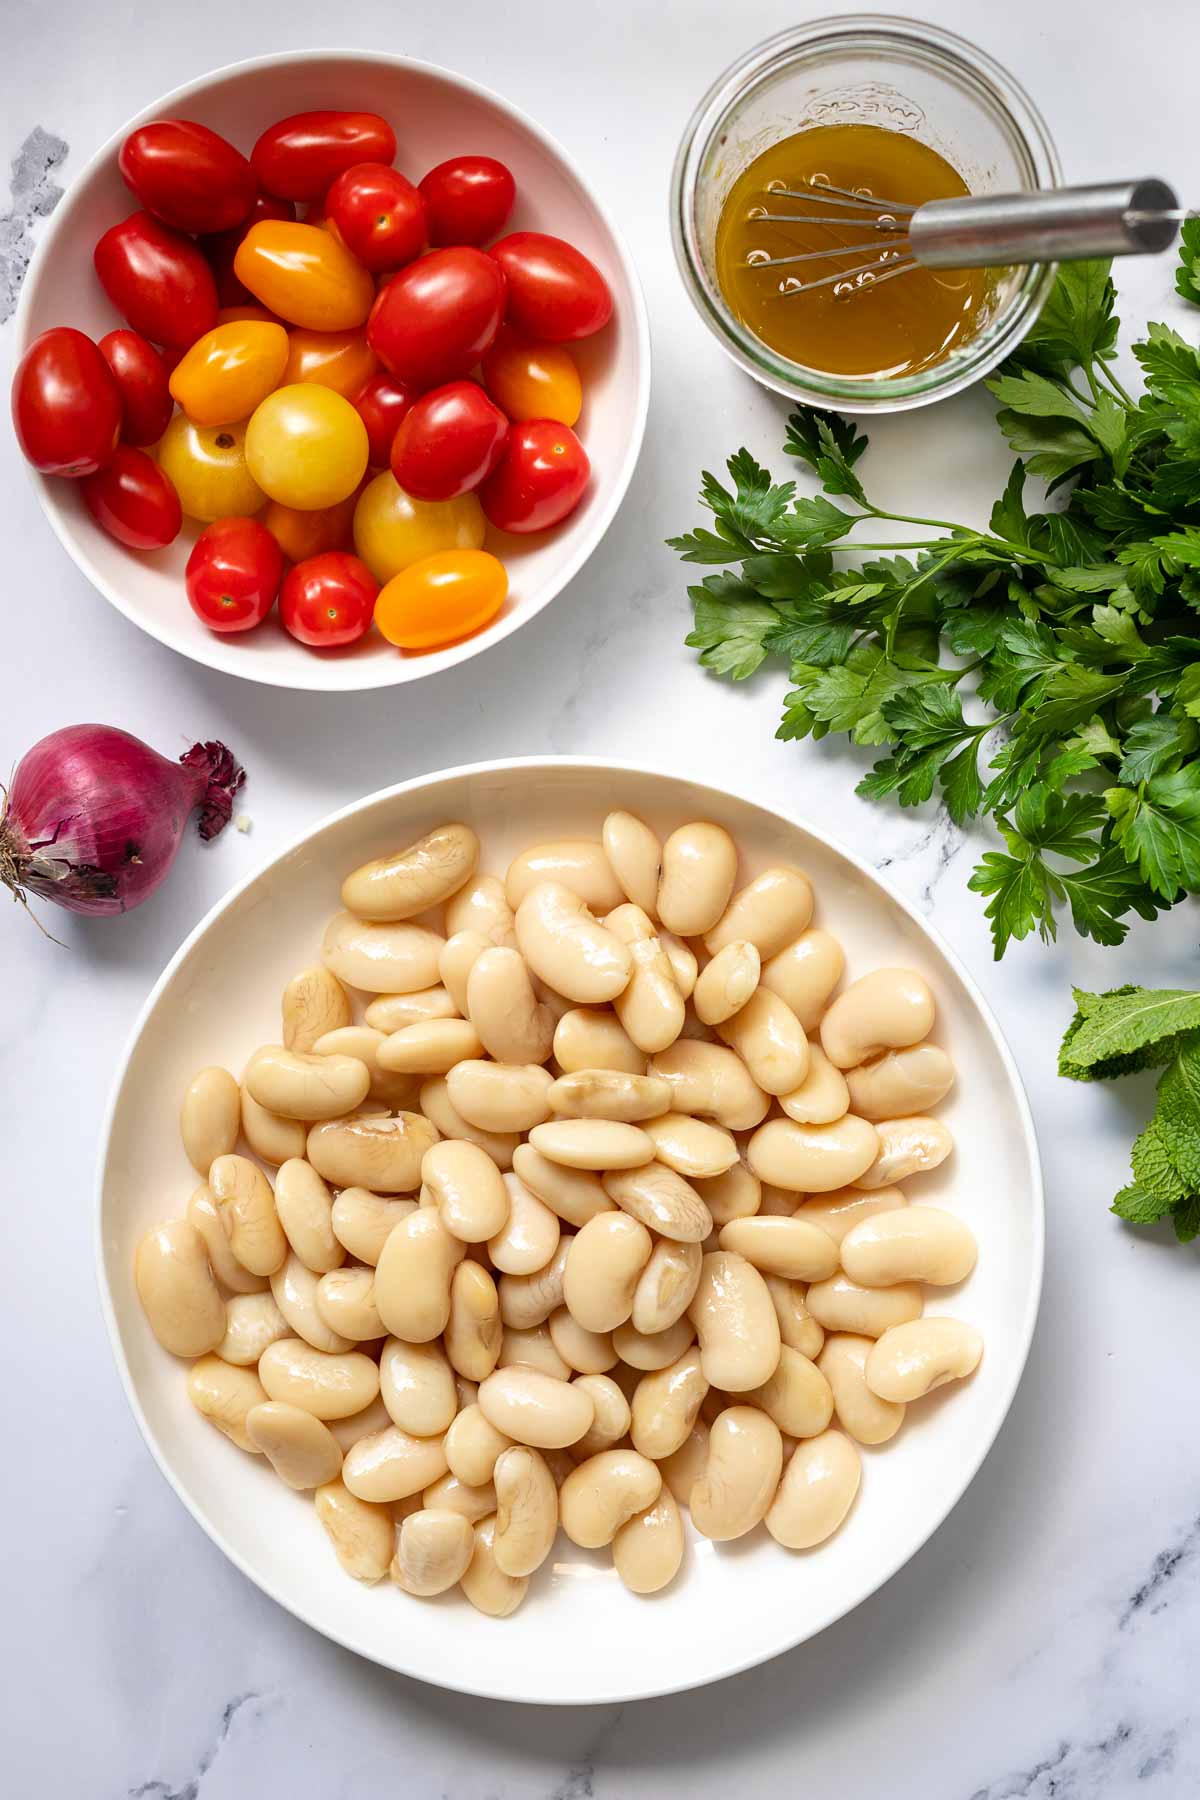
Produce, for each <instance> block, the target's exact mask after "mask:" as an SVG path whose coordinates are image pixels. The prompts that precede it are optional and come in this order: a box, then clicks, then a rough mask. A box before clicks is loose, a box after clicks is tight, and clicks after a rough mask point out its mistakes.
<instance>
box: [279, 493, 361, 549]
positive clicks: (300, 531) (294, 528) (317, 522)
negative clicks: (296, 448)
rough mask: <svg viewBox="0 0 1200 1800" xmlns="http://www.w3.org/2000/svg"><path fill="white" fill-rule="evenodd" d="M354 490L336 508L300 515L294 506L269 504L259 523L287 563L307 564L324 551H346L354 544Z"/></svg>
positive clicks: (321, 509) (320, 507)
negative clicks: (310, 558)
mask: <svg viewBox="0 0 1200 1800" xmlns="http://www.w3.org/2000/svg"><path fill="white" fill-rule="evenodd" d="M357 504H358V493H357V491H356V492H355V493H353V494H348V495H347V496H346V498H345V499H344V500H339V501H338V503H337V505H336V506H319V507H316V508H314V509H313V510H312V511H311V512H300V511H299V510H298V508H296V507H294V506H281V505H280V504H279V502H278V500H272V501H270V502H269V504H268V506H267V509H266V511H265V512H264V513H263V516H262V522H263V524H264V525H265V526H266V528H267V530H268V531H269V532H270V534H271V536H272V537H273V538H274V539H275V542H276V543H277V544H278V545H279V548H280V549H281V550H282V551H283V554H284V555H285V556H286V557H287V559H288V561H289V562H294V563H298V562H307V560H308V558H309V557H310V556H321V555H323V553H324V552H325V551H326V550H348V549H349V548H350V545H351V544H352V543H353V541H354V508H355V506H356V505H357Z"/></svg>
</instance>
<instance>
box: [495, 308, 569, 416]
mask: <svg viewBox="0 0 1200 1800" xmlns="http://www.w3.org/2000/svg"><path fill="white" fill-rule="evenodd" d="M483 385H484V386H485V387H486V389H487V391H488V393H489V394H490V395H491V396H492V399H493V400H494V401H495V402H496V405H497V406H498V407H499V408H500V410H501V411H502V412H505V413H507V414H508V417H509V418H510V419H514V420H521V419H557V420H558V422H559V424H560V425H574V424H575V422H576V421H577V419H578V418H579V415H580V413H581V412H582V411H583V384H582V382H581V381H580V379H579V370H578V369H577V368H576V366H575V361H574V358H573V357H572V356H571V353H570V351H569V350H564V349H563V347H562V345H561V344H531V343H528V342H526V340H525V339H524V338H519V337H516V336H514V335H513V334H512V333H510V332H508V331H507V330H505V331H502V332H501V333H500V336H499V337H498V338H497V340H496V342H495V344H494V345H493V346H492V348H491V349H490V350H489V351H488V353H487V355H486V356H485V357H484V359H483Z"/></svg>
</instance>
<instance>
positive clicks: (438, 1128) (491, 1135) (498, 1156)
mask: <svg viewBox="0 0 1200 1800" xmlns="http://www.w3.org/2000/svg"><path fill="white" fill-rule="evenodd" d="M420 1104H421V1111H422V1112H423V1113H424V1115H425V1117H426V1118H427V1119H428V1120H429V1121H430V1123H431V1124H432V1125H433V1126H434V1127H435V1136H434V1138H433V1139H432V1140H431V1141H436V1133H438V1132H440V1134H441V1135H442V1137H448V1138H460V1139H465V1140H466V1142H467V1143H469V1144H477V1145H478V1146H479V1148H480V1149H481V1150H483V1151H485V1152H486V1153H487V1155H488V1156H490V1157H491V1159H492V1161H493V1162H494V1163H495V1165H496V1167H497V1168H498V1169H500V1170H502V1171H505V1170H508V1169H511V1168H512V1160H513V1152H514V1151H515V1150H516V1148H517V1145H518V1144H519V1143H520V1141H521V1139H520V1136H519V1134H518V1133H517V1132H515V1131H481V1130H480V1129H479V1127H478V1126H476V1125H471V1124H468V1122H467V1120H466V1119H464V1118H463V1116H462V1114H461V1113H460V1112H459V1111H458V1109H457V1108H456V1107H455V1105H454V1103H453V1102H452V1100H451V1098H450V1092H449V1089H448V1087H447V1085H446V1077H445V1076H444V1075H431V1076H430V1078H429V1080H428V1081H426V1082H424V1083H422V1086H421V1095H420Z"/></svg>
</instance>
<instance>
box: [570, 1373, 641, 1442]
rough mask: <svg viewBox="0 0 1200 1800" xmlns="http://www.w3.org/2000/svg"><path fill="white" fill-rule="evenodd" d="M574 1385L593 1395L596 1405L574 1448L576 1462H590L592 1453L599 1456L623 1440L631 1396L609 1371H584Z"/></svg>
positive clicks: (627, 1427)
mask: <svg viewBox="0 0 1200 1800" xmlns="http://www.w3.org/2000/svg"><path fill="white" fill-rule="evenodd" d="M615 1360H616V1359H615V1358H614V1361H615ZM574 1385H575V1386H576V1387H577V1388H579V1389H580V1390H581V1392H583V1393H585V1394H589V1395H590V1396H591V1401H592V1405H593V1407H594V1408H595V1411H594V1413H593V1415H592V1423H591V1425H590V1426H589V1428H588V1429H587V1431H585V1432H584V1434H583V1436H582V1437H581V1438H580V1439H579V1440H578V1442H577V1443H574V1444H572V1445H571V1450H570V1454H571V1455H572V1456H573V1457H574V1458H575V1461H576V1462H586V1461H587V1459H588V1457H589V1456H599V1454H600V1452H601V1451H602V1450H611V1449H613V1448H614V1446H615V1445H617V1444H619V1443H620V1442H621V1440H622V1438H624V1437H625V1435H626V1433H627V1432H628V1430H629V1422H630V1418H631V1416H632V1415H631V1413H630V1410H629V1402H628V1400H627V1399H626V1398H625V1396H624V1394H623V1393H622V1392H621V1390H620V1388H619V1387H618V1386H617V1384H616V1382H615V1381H612V1380H610V1379H609V1377H608V1376H607V1375H581V1376H580V1377H579V1379H578V1381H576V1382H575V1383H574Z"/></svg>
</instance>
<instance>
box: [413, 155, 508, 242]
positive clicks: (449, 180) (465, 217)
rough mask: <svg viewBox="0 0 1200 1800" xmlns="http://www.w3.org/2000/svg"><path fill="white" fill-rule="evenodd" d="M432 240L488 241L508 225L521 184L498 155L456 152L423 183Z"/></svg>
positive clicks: (432, 171)
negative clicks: (472, 154) (518, 185)
mask: <svg viewBox="0 0 1200 1800" xmlns="http://www.w3.org/2000/svg"><path fill="white" fill-rule="evenodd" d="M420 194H421V198H422V200H423V201H424V202H425V217H426V219H427V221H428V224H429V241H430V243H431V244H484V243H486V242H487V240H488V238H493V237H495V235H496V233H497V232H498V231H502V230H503V229H504V224H505V221H506V220H507V218H508V215H509V213H510V212H511V211H512V209H513V202H514V201H515V200H516V197H517V184H516V182H515V181H514V180H513V178H512V175H511V174H510V172H509V171H508V170H507V169H506V168H505V166H504V164H503V163H502V162H497V161H496V159H495V157H494V156H452V157H451V158H450V160H449V161H448V162H442V163H439V164H438V166H437V168H436V169H430V171H429V173H428V175H426V177H425V179H424V180H423V181H422V182H421V184H420Z"/></svg>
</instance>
